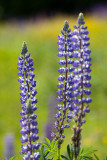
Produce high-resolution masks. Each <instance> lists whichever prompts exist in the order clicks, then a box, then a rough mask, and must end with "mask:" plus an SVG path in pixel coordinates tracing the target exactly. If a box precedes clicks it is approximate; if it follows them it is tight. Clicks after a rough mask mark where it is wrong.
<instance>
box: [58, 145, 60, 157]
mask: <svg viewBox="0 0 107 160" xmlns="http://www.w3.org/2000/svg"><path fill="white" fill-rule="evenodd" d="M58 160H60V148H58Z"/></svg>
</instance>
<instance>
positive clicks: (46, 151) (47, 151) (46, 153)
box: [44, 149, 49, 157]
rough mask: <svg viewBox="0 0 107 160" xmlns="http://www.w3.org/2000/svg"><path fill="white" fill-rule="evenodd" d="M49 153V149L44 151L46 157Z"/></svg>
mask: <svg viewBox="0 0 107 160" xmlns="http://www.w3.org/2000/svg"><path fill="white" fill-rule="evenodd" d="M48 153H49V150H48V149H46V150H45V151H44V157H46V156H47V155H48Z"/></svg>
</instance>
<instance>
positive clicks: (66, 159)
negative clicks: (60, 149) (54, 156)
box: [61, 155, 69, 160]
mask: <svg viewBox="0 0 107 160" xmlns="http://www.w3.org/2000/svg"><path fill="white" fill-rule="evenodd" d="M61 157H62V158H63V159H65V160H69V159H68V158H67V157H65V156H64V155H61Z"/></svg>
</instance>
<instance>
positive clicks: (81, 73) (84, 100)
mask: <svg viewBox="0 0 107 160" xmlns="http://www.w3.org/2000/svg"><path fill="white" fill-rule="evenodd" d="M77 23H78V26H76V25H75V26H74V29H75V30H74V31H73V37H75V38H76V39H77V41H76V47H75V51H74V54H75V53H77V54H78V56H77V57H78V59H79V66H78V68H76V69H75V70H74V72H73V74H74V78H73V81H75V84H74V85H73V88H75V91H74V92H73V94H74V99H73V103H72V107H73V106H74V107H75V110H74V115H75V120H74V121H75V123H76V125H75V126H73V131H74V135H73V136H72V141H73V152H74V155H75V158H77V156H78V154H79V151H80V146H81V131H82V124H83V123H85V122H86V121H85V119H84V117H85V114H86V113H88V112H89V111H90V110H89V106H88V104H89V103H91V101H92V99H91V98H90V97H89V95H90V94H91V91H90V90H89V88H90V87H91V84H90V82H89V81H90V80H91V76H90V75H89V74H90V72H91V69H90V66H91V62H90V61H91V58H90V53H91V51H90V50H89V49H88V46H89V43H88V40H89V39H90V38H89V37H88V33H89V32H88V31H87V27H85V26H84V24H85V21H84V17H83V14H82V13H80V14H79V17H78V20H77ZM74 67H75V66H74Z"/></svg>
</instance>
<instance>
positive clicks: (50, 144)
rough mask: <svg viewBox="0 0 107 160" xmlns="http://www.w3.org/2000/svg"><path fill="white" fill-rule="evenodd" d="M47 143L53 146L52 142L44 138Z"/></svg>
mask: <svg viewBox="0 0 107 160" xmlns="http://www.w3.org/2000/svg"><path fill="white" fill-rule="evenodd" d="M44 139H45V141H46V142H47V143H48V145H49V146H51V142H50V140H49V139H48V138H46V137H44Z"/></svg>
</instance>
